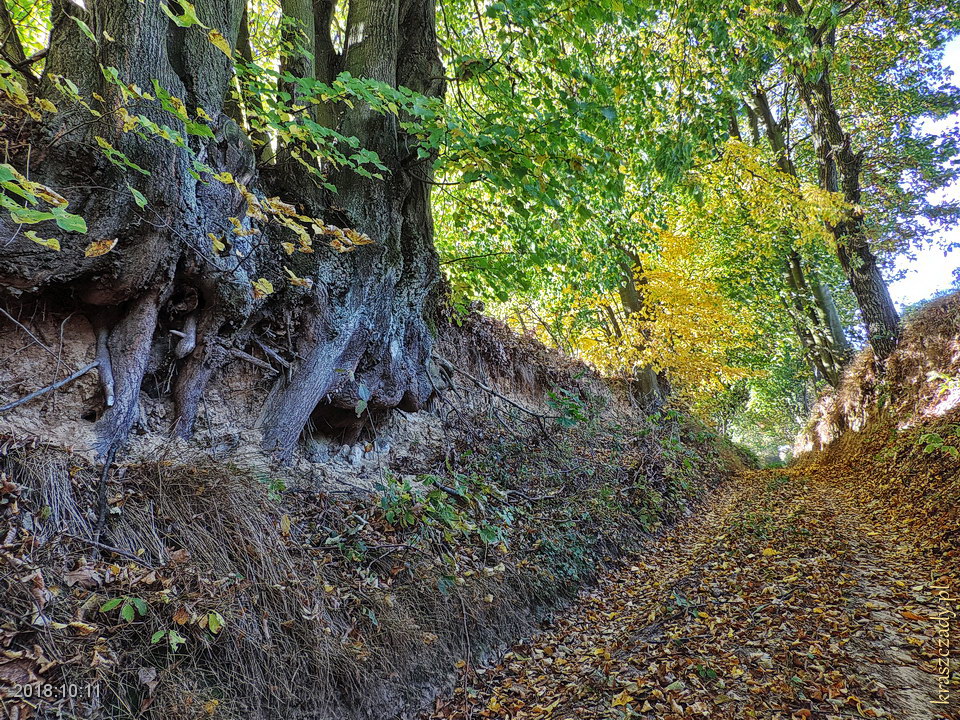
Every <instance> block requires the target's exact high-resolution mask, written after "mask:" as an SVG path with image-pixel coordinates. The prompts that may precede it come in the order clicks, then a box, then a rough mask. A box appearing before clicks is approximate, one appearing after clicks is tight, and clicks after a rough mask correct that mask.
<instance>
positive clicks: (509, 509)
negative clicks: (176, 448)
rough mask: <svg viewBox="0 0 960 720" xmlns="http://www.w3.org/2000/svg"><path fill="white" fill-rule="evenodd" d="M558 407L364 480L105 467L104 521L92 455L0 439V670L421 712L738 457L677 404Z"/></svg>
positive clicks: (99, 703)
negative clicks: (309, 480)
mask: <svg viewBox="0 0 960 720" xmlns="http://www.w3.org/2000/svg"><path fill="white" fill-rule="evenodd" d="M568 402H573V401H572V400H570V399H569V398H568ZM575 410H576V420H575V421H566V422H561V421H559V420H554V421H553V423H552V425H551V426H550V427H549V428H548V430H549V432H547V433H544V432H542V431H540V430H539V428H536V427H527V428H526V429H524V427H523V426H522V425H516V426H510V425H505V424H500V423H494V422H492V421H491V420H490V418H474V421H475V422H474V423H473V425H472V427H471V430H470V432H469V433H468V434H464V435H463V436H462V437H461V438H460V439H459V440H457V442H456V443H455V444H454V447H453V448H452V449H451V450H449V451H447V452H440V451H437V453H436V455H435V456H434V457H433V458H432V459H431V460H430V462H429V465H430V467H429V471H428V472H417V473H410V472H404V470H403V468H395V469H393V470H387V469H384V470H383V471H382V472H381V474H380V476H379V479H378V481H377V485H376V491H375V492H372V493H369V494H363V493H356V492H354V493H349V494H348V493H339V492H330V491H318V490H317V489H315V488H311V487H306V486H303V485H302V484H297V483H296V482H295V481H294V480H292V479H290V478H284V477H282V476H279V475H272V474H271V475H263V474H261V475H259V476H258V475H257V474H255V473H250V472H247V471H244V470H241V469H240V468H234V467H227V466H223V465H217V464H214V463H212V462H210V463H208V464H206V465H204V464H199V465H198V464H183V463H179V462H177V460H176V458H166V459H163V460H160V461H157V462H152V463H146V464H122V463H121V464H120V470H119V472H117V473H116V475H115V476H114V477H113V478H112V479H111V481H110V482H109V484H108V502H107V507H108V512H107V516H106V532H105V533H103V534H101V533H97V532H96V527H97V517H96V507H97V498H96V497H95V490H94V488H96V485H97V483H96V481H95V476H94V468H93V467H91V466H90V465H88V464H87V463H85V462H84V461H83V460H82V459H80V457H79V456H73V455H70V454H67V453H64V452H63V451H61V450H57V449H54V448H52V447H51V448H48V447H43V446H41V447H27V446H24V445H23V444H18V443H16V442H14V441H9V442H8V443H7V446H6V447H5V454H4V457H3V472H4V476H3V477H4V478H5V480H4V485H3V489H2V503H3V504H2V513H3V515H2V517H3V521H2V522H3V525H2V527H0V538H3V539H4V544H3V551H2V552H3V554H4V555H3V556H4V558H5V559H6V560H7V561H8V563H11V564H10V565H9V567H10V568H11V569H12V570H15V571H11V572H7V573H6V574H5V575H3V576H0V592H2V594H3V595H4V597H6V598H9V600H8V602H7V603H6V605H5V607H4V610H3V613H4V615H5V617H4V618H3V621H4V624H3V625H2V633H3V634H2V638H3V644H4V646H5V647H7V648H15V649H16V653H15V654H14V656H9V653H8V659H6V660H0V662H4V663H7V666H5V668H4V670H5V671H6V672H7V674H9V672H10V671H12V670H13V669H14V668H13V667H11V666H10V663H14V664H15V665H16V669H17V670H18V671H19V672H20V673H21V674H22V678H23V682H24V683H27V682H31V681H34V680H36V679H37V678H39V677H40V676H41V674H42V676H43V678H44V682H46V683H52V682H61V681H62V682H63V683H67V684H71V683H72V684H76V685H77V687H79V688H83V689H85V688H88V687H89V688H91V690H90V692H89V693H87V692H86V690H84V691H83V692H81V693H80V696H79V697H75V698H66V699H63V700H62V702H60V703H59V705H58V704H56V703H54V706H57V707H61V708H66V707H68V706H69V707H72V708H73V710H72V711H71V712H74V713H75V714H79V715H84V714H86V715H88V716H95V717H102V718H107V717H116V718H119V717H134V716H136V717H177V718H186V717H197V718H199V717H210V716H216V717H240V716H243V717H251V716H252V715H253V714H258V716H259V715H263V716H282V717H299V716H301V715H308V714H310V713H329V714H332V715H333V716H335V717H341V718H347V717H379V715H377V712H378V710H377V708H379V707H382V706H383V704H384V703H389V704H391V705H394V706H397V707H401V706H403V707H407V706H409V707H417V706H420V705H422V704H423V703H424V702H425V701H427V700H429V698H430V697H432V696H433V695H435V694H436V693H437V692H438V691H439V690H440V689H441V688H442V687H443V686H444V685H445V684H449V683H451V682H452V678H453V673H454V672H455V670H456V668H457V667H458V664H459V666H460V667H462V666H463V664H464V663H472V662H473V661H475V660H477V659H478V658H479V657H480V656H481V654H482V653H484V652H486V651H488V650H489V649H490V648H493V647H496V645H497V644H498V643H499V642H504V641H508V640H512V639H513V638H516V637H518V636H520V635H521V634H522V633H523V632H524V631H525V630H528V629H529V628H531V627H532V626H533V624H534V623H535V622H536V621H537V619H538V618H539V617H541V616H542V615H543V614H544V613H546V612H547V611H549V610H550V609H551V608H553V607H555V606H557V605H558V604H559V603H562V602H563V601H564V600H567V599H570V598H572V597H574V596H575V594H576V593H577V591H578V589H579V588H580V587H581V586H582V585H583V584H584V583H585V582H588V581H590V580H591V579H592V578H593V577H594V576H595V574H596V573H597V571H598V570H599V569H600V568H601V567H603V566H604V565H605V564H608V563H609V562H610V561H611V560H612V559H613V558H616V557H618V556H620V555H622V554H623V553H625V552H628V551H629V550H631V549H635V548H637V547H638V546H639V543H640V542H641V541H642V539H643V538H645V537H648V536H649V534H650V533H652V532H654V531H656V530H657V529H658V528H659V527H661V526H662V525H663V524H664V523H668V522H671V521H672V520H674V519H676V518H677V517H679V516H680V515H682V514H683V513H685V512H688V506H689V504H690V503H691V502H692V501H693V500H694V499H695V498H696V497H697V495H698V494H699V493H700V492H701V491H702V490H704V489H705V488H706V487H708V486H710V485H713V484H716V483H719V482H720V481H721V480H722V479H723V478H724V477H725V476H727V475H728V474H729V473H730V472H731V470H732V469H733V468H734V467H737V466H739V465H740V464H741V462H742V457H741V456H740V455H738V453H737V451H736V450H735V449H734V448H733V447H732V446H729V445H727V444H725V443H723V442H721V441H719V440H718V439H717V437H716V436H715V434H713V433H712V432H710V431H709V430H707V429H705V428H704V427H702V426H700V425H698V424H696V423H694V422H693V421H691V420H689V419H688V418H687V417H686V416H685V415H683V414H681V413H679V412H676V411H665V412H662V413H655V414H652V415H649V416H646V417H643V416H641V417H640V419H639V420H634V419H630V420H623V419H619V420H617V419H611V418H609V417H606V418H601V417H600V416H599V415H598V414H597V412H596V409H591V408H590V407H588V406H587V405H585V404H583V403H579V402H578V403H577V407H576V408H575ZM571 415H574V413H573V412H569V413H567V414H565V415H564V417H567V418H569V416H571ZM564 425H566V426H567V427H564ZM57 528H59V529H60V530H57ZM89 537H101V538H105V537H109V539H110V544H107V543H106V541H104V542H100V541H93V542H91V541H89V540H82V539H81V538H89ZM11 658H12V659H11ZM306 676H309V677H311V678H314V679H319V680H318V681H317V682H315V683H313V682H312V683H311V684H310V686H309V687H308V686H307V685H306V684H305V683H303V682H301V680H300V679H301V678H303V677H306ZM48 702H50V699H48Z"/></svg>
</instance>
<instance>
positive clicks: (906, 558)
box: [429, 470, 960, 720]
mask: <svg viewBox="0 0 960 720" xmlns="http://www.w3.org/2000/svg"><path fill="white" fill-rule="evenodd" d="M899 532H900V531H899V530H898V529H897V528H895V527H894V526H893V525H890V524H883V525H881V524H878V522H877V520H876V519H875V516H867V515H865V514H862V513H861V511H860V505H859V503H858V501H857V500H855V499H854V493H853V492H852V491H851V490H850V489H849V488H846V489H845V488H844V487H843V486H842V484H837V483H835V482H832V481H824V480H823V479H818V478H817V477H816V476H813V475H811V474H809V473H807V472H805V471H803V470H787V471H763V472H748V473H744V474H743V475H742V476H741V477H740V478H739V479H738V480H737V481H736V482H734V483H733V484H731V485H730V486H728V487H727V488H725V489H723V490H721V491H719V492H718V493H717V494H716V495H715V496H714V497H713V498H712V499H711V500H710V501H709V502H708V503H707V505H706V506H705V507H704V508H702V509H701V511H700V512H699V513H697V514H696V515H694V516H693V517H691V518H689V519H688V520H687V521H685V522H684V523H681V524H680V525H678V526H676V527H675V528H673V529H672V530H671V531H669V532H668V533H666V534H664V535H663V536H661V537H659V538H655V539H652V540H651V541H650V544H649V548H648V552H647V553H645V554H644V555H643V557H642V558H639V559H637V560H635V562H634V564H632V565H630V566H628V567H624V568H621V569H620V570H618V571H616V572H613V573H610V574H609V575H607V576H606V577H605V578H604V579H603V580H602V581H601V582H600V583H599V584H598V585H597V587H596V588H594V589H593V590H592V591H590V592H587V593H584V594H583V595H582V596H581V597H580V598H579V600H578V601H577V603H576V604H575V605H574V606H573V607H571V608H570V609H568V610H567V611H566V612H565V613H563V614H562V615H560V616H559V617H557V618H556V619H555V621H554V622H553V623H552V625H551V626H550V627H549V628H547V629H546V630H545V631H544V632H542V633H541V634H539V635H537V636H536V637H534V638H533V639H532V640H531V641H530V642H526V643H524V644H521V645H518V646H516V647H514V648H512V649H511V650H510V651H509V652H507V653H506V654H505V655H504V656H503V657H502V658H501V659H500V660H499V663H498V664H497V665H495V666H491V667H486V668H472V667H470V666H469V665H465V664H464V665H463V667H462V668H461V673H462V674H463V677H462V678H461V680H462V682H461V683H460V686H459V687H458V688H457V690H456V691H455V692H454V694H453V695H452V696H451V697H448V698H444V699H442V700H439V701H438V702H437V704H436V707H435V709H434V711H433V713H432V714H431V715H430V716H429V717H431V718H433V719H434V720H466V719H467V718H510V719H515V720H521V719H529V720H533V719H535V718H555V719H556V720H591V719H594V718H597V719H599V718H603V719H607V718H610V719H617V720H619V719H626V718H644V719H646V718H658V719H661V718H662V719H664V720H679V719H680V718H758V719H763V720H775V719H778V718H783V719H784V720H793V719H801V720H803V719H807V718H813V719H820V718H823V719H824V720H832V719H834V718H835V719H837V720H844V719H845V718H891V719H895V720H939V719H941V718H942V719H947V720H957V718H960V715H958V714H957V707H958V706H960V686H958V685H957V682H956V674H955V676H954V680H953V682H952V684H949V685H947V684H944V682H943V680H942V678H938V673H940V672H941V671H942V668H943V663H942V661H940V662H938V654H940V653H942V639H941V640H940V644H939V645H938V638H942V633H941V635H939V636H938V619H939V618H940V617H946V616H947V615H948V614H949V613H950V612H954V613H956V612H957V610H958V608H957V606H956V604H955V601H949V600H947V599H946V598H948V597H949V598H953V597H955V596H956V594H957V593H955V592H951V593H949V594H948V593H945V592H942V591H939V590H937V589H936V588H938V587H953V588H955V587H956V586H955V584H954V583H953V578H950V577H940V578H936V577H932V576H931V569H930V567H929V563H928V562H927V561H925V560H924V559H923V558H922V557H921V555H919V554H918V553H917V552H915V551H914V548H913V547H912V545H911V543H910V538H908V537H903V536H901V535H900V534H898V533H899ZM949 602H953V603H954V604H952V605H948V603H949ZM951 622H952V633H953V637H954V641H953V645H954V647H955V648H956V647H960V620H958V619H956V618H953V619H952V621H951ZM954 652H956V650H954ZM953 666H954V667H953V669H954V670H955V671H956V670H957V669H958V666H957V660H956V659H954V660H953ZM938 679H941V683H942V684H941V685H940V686H939V687H938ZM945 691H946V692H945ZM947 696H949V697H948V698H947V700H946V704H944V698H945V697H947Z"/></svg>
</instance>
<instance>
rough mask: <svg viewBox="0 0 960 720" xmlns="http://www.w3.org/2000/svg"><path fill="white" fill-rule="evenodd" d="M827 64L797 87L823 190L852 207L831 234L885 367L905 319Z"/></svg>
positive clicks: (818, 38)
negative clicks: (879, 249)
mask: <svg viewBox="0 0 960 720" xmlns="http://www.w3.org/2000/svg"><path fill="white" fill-rule="evenodd" d="M791 7H792V8H793V10H794V12H795V13H797V14H798V15H799V14H802V9H800V8H799V5H796V4H792V5H791ZM809 32H810V35H811V40H813V41H814V44H815V46H817V47H820V48H824V47H825V46H832V45H833V44H834V38H835V33H834V32H833V31H830V32H826V33H822V32H819V31H818V30H817V29H814V28H811V29H810V31H809ZM822 62H823V66H822V67H821V68H819V70H818V71H817V72H816V73H815V74H813V75H811V73H810V71H809V70H808V69H807V68H804V67H801V68H797V69H796V71H795V72H794V81H795V84H796V87H797V90H798V91H799V94H800V98H801V100H802V101H803V105H804V107H805V108H806V111H807V116H808V118H809V122H810V127H811V130H812V132H813V143H814V147H815V149H816V153H817V164H818V170H819V175H820V186H821V187H822V188H823V189H824V190H828V191H830V192H841V193H842V194H843V197H844V200H846V201H847V203H849V205H850V206H851V210H850V212H849V213H848V215H847V217H846V219H844V220H843V221H841V222H839V223H837V224H836V225H832V226H831V227H830V230H831V231H832V233H833V236H834V238H835V239H836V243H837V256H838V257H839V259H840V265H841V266H842V267H843V271H844V273H845V274H846V276H847V280H848V281H849V283H850V287H851V289H852V290H853V294H854V296H855V297H856V298H857V304H858V305H859V307H860V314H861V316H862V317H863V322H864V324H865V325H866V326H867V335H868V337H869V339H870V346H871V347H872V348H873V352H874V356H875V357H876V358H877V361H878V363H879V364H880V365H881V366H882V365H883V363H884V362H885V360H886V359H887V357H888V356H889V355H890V353H892V352H893V351H894V349H895V348H896V346H897V340H898V338H899V336H900V317H899V315H898V314H897V310H896V308H895V307H894V305H893V300H892V299H891V298H890V291H889V290H888V289H887V285H886V282H885V281H884V279H883V276H882V275H881V273H880V268H879V266H878V264H877V258H876V256H875V255H874V254H873V252H872V251H871V249H870V240H869V238H868V237H867V234H866V232H865V229H864V224H863V209H862V206H861V205H860V199H861V188H860V173H861V167H862V163H863V153H862V152H855V151H854V150H853V147H852V142H851V138H850V135H849V134H848V133H847V132H846V131H844V129H843V125H842V123H841V122H840V114H839V112H838V111H837V106H836V103H835V102H834V100H833V87H832V85H831V80H830V66H829V60H823V61H822Z"/></svg>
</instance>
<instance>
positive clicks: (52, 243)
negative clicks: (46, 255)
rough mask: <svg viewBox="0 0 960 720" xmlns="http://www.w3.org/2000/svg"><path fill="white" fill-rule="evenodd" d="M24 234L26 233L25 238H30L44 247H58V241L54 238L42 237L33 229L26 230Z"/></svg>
mask: <svg viewBox="0 0 960 720" xmlns="http://www.w3.org/2000/svg"><path fill="white" fill-rule="evenodd" d="M24 235H26V237H27V240H32V241H33V242H35V243H36V244H37V245H43V246H44V247H47V248H50V249H51V250H59V249H60V241H59V240H57V239H56V238H42V237H40V236H39V235H37V233H35V232H34V231H33V230H27V231H26V232H25V233H24Z"/></svg>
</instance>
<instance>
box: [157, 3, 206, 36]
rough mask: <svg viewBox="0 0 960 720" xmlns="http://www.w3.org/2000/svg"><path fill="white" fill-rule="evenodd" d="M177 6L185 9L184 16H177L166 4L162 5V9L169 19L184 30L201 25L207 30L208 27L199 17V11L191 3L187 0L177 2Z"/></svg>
mask: <svg viewBox="0 0 960 720" xmlns="http://www.w3.org/2000/svg"><path fill="white" fill-rule="evenodd" d="M177 4H178V5H179V6H180V7H181V8H183V14H182V15H175V14H174V13H173V11H172V10H171V9H170V6H169V5H167V4H166V3H160V9H161V10H163V12H164V14H165V15H166V16H167V17H168V18H170V19H171V20H173V22H174V23H176V24H177V25H179V26H180V27H182V28H188V27H193V26H194V25H199V26H200V27H202V28H204V29H206V27H207V26H206V25H204V24H203V23H202V22H200V18H198V17H197V9H196V8H195V7H194V6H193V5H192V4H191V3H189V2H187V0H177Z"/></svg>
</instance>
